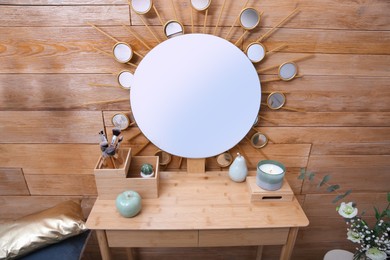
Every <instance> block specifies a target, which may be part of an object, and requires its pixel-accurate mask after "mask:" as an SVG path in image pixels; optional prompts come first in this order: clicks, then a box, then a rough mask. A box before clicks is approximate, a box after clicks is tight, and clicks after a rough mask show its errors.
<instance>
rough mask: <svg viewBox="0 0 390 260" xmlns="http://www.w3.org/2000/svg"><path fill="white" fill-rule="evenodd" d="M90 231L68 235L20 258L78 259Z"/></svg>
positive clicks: (25, 259) (36, 259) (28, 259)
mask: <svg viewBox="0 0 390 260" xmlns="http://www.w3.org/2000/svg"><path fill="white" fill-rule="evenodd" d="M90 232H91V231H86V232H84V233H82V234H80V235H77V236H74V237H70V238H68V239H65V240H63V241H61V242H58V243H56V244H52V245H49V246H46V247H44V248H41V249H38V250H37V251H34V252H32V253H30V254H28V255H26V256H23V257H21V258H18V259H21V260H79V259H80V257H81V254H82V252H83V249H84V245H85V243H86V242H87V241H88V238H89V235H90Z"/></svg>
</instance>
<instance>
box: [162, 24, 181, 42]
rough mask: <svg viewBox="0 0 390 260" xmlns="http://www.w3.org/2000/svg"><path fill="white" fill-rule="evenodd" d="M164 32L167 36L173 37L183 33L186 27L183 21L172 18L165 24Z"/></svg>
mask: <svg viewBox="0 0 390 260" xmlns="http://www.w3.org/2000/svg"><path fill="white" fill-rule="evenodd" d="M164 33H165V36H166V37H167V38H172V37H174V36H178V35H182V34H183V33H184V27H183V25H182V24H181V23H179V22H177V21H173V20H171V21H168V22H167V23H166V24H165V25H164Z"/></svg>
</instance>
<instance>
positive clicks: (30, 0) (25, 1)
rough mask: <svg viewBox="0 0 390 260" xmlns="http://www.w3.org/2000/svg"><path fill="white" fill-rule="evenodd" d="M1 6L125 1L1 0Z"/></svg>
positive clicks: (120, 0) (122, 0)
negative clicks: (57, 0) (58, 0)
mask: <svg viewBox="0 0 390 260" xmlns="http://www.w3.org/2000/svg"><path fill="white" fill-rule="evenodd" d="M1 3H2V4H3V5H109V4H126V5H127V1H126V0H83V1H79V0H61V2H55V1H54V2H53V1H51V0H2V2H1Z"/></svg>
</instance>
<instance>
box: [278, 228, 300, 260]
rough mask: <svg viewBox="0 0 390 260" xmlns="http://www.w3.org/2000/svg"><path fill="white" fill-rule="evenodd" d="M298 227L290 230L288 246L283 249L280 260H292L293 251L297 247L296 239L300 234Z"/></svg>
mask: <svg viewBox="0 0 390 260" xmlns="http://www.w3.org/2000/svg"><path fill="white" fill-rule="evenodd" d="M298 229H299V228H297V227H292V228H290V232H289V233H288V237H287V241H286V244H285V245H284V246H283V248H282V253H281V255H280V260H288V259H290V258H291V254H292V251H293V249H294V245H295V239H296V238H297V234H298Z"/></svg>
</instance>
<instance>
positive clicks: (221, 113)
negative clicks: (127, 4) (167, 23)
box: [130, 34, 261, 158]
mask: <svg viewBox="0 0 390 260" xmlns="http://www.w3.org/2000/svg"><path fill="white" fill-rule="evenodd" d="M134 78H135V81H134V85H133V86H132V88H131V95H130V104H131V110H132V112H133V115H134V118H135V121H136V122H137V125H138V127H139V128H140V130H141V131H142V133H143V134H144V135H145V136H146V137H147V138H148V139H149V140H150V141H151V142H152V143H153V144H154V145H156V146H157V147H158V148H159V149H161V150H163V151H166V152H167V153H170V154H172V155H176V156H180V157H186V158H206V157H211V156H216V155H218V154H221V153H224V152H225V151H228V150H229V149H231V148H232V147H234V146H235V145H236V144H237V143H239V142H240V141H241V140H242V139H243V138H244V137H245V135H246V134H247V133H248V132H249V130H250V129H251V128H252V126H253V122H254V121H255V120H256V117H257V115H258V112H259V109H260V100H261V86H260V81H259V77H258V74H257V71H256V69H255V67H254V66H253V64H252V63H251V62H250V61H249V59H248V58H247V56H246V55H245V53H243V52H242V51H241V50H240V49H239V48H237V47H236V46H234V45H233V44H232V43H230V42H228V41H226V40H224V39H222V38H220V37H216V36H213V35H208V34H185V35H182V36H180V37H173V38H171V39H169V40H166V41H164V42H162V43H160V44H159V45H157V46H156V47H155V48H154V49H152V50H151V51H150V52H149V53H148V54H147V55H146V56H145V57H144V58H143V59H142V61H141V62H140V64H139V65H138V67H137V69H136V71H135V73H134ZM244 86H245V87H244ZM227 125H229V127H228V129H227V128H226V126H227Z"/></svg>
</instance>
